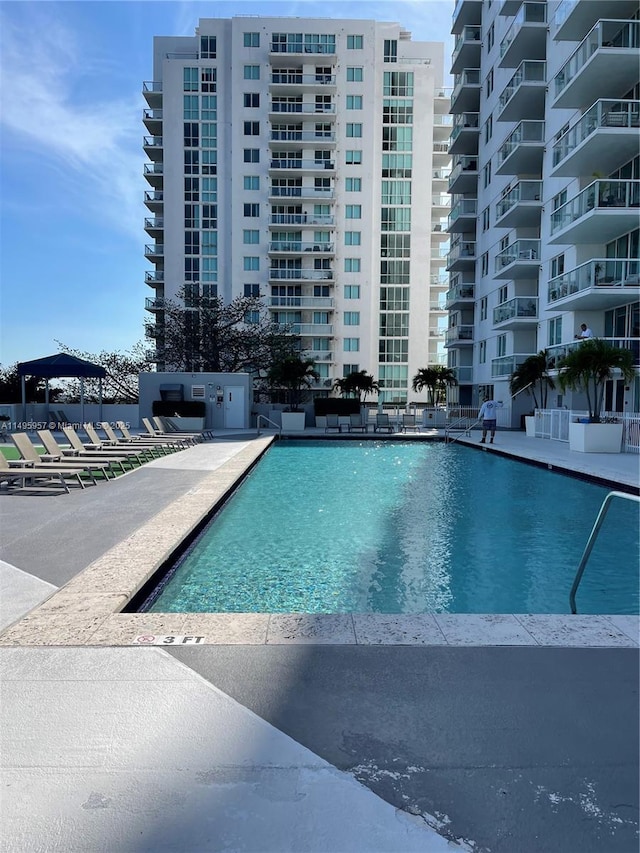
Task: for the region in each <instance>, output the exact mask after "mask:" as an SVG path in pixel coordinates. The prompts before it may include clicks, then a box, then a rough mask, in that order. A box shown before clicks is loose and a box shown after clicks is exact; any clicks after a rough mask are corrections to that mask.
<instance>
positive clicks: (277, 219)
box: [269, 213, 335, 230]
mask: <svg viewBox="0 0 640 853" xmlns="http://www.w3.org/2000/svg"><path fill="white" fill-rule="evenodd" d="M291 225H298V226H300V225H309V226H310V225H323V226H325V227H328V228H333V227H334V225H335V217H334V216H333V215H332V214H328V213H327V214H314V213H272V214H271V216H270V217H269V227H270V228H272V229H274V230H277V229H278V228H288V227H289V226H291Z"/></svg>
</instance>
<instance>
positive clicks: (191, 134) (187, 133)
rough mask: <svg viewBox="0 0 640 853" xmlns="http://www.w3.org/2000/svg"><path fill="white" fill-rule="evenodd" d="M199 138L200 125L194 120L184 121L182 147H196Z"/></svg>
mask: <svg viewBox="0 0 640 853" xmlns="http://www.w3.org/2000/svg"><path fill="white" fill-rule="evenodd" d="M199 139H200V126H199V125H198V123H197V122H195V121H185V123H184V147H185V148H197V147H198V143H199Z"/></svg>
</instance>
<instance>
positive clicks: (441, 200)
mask: <svg viewBox="0 0 640 853" xmlns="http://www.w3.org/2000/svg"><path fill="white" fill-rule="evenodd" d="M431 204H432V206H433V207H451V196H450V195H449V194H448V193H434V194H433V195H432V196H431Z"/></svg>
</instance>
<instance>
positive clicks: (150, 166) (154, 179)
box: [144, 163, 164, 189]
mask: <svg viewBox="0 0 640 853" xmlns="http://www.w3.org/2000/svg"><path fill="white" fill-rule="evenodd" d="M144 176H145V178H146V179H147V181H148V182H149V183H150V184H151V186H152V187H154V188H155V189H162V186H163V181H164V167H163V164H162V163H145V164H144Z"/></svg>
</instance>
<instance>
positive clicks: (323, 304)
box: [268, 296, 334, 310]
mask: <svg viewBox="0 0 640 853" xmlns="http://www.w3.org/2000/svg"><path fill="white" fill-rule="evenodd" d="M333 303H334V300H333V297H331V296H270V297H269V302H268V304H269V307H270V308H316V309H324V310H327V309H331V308H333Z"/></svg>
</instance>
